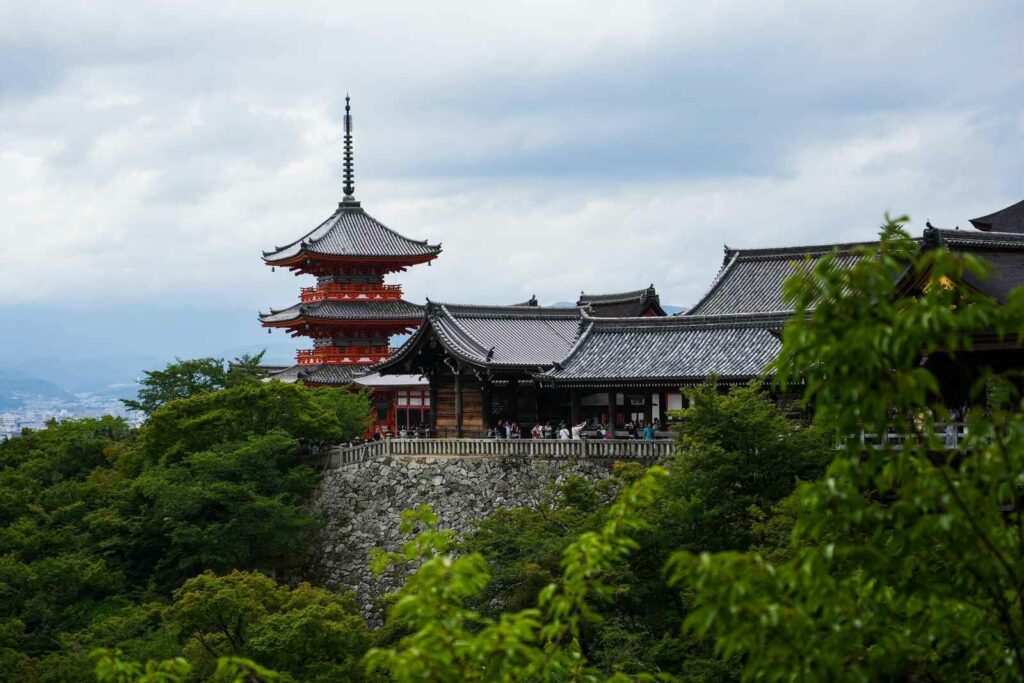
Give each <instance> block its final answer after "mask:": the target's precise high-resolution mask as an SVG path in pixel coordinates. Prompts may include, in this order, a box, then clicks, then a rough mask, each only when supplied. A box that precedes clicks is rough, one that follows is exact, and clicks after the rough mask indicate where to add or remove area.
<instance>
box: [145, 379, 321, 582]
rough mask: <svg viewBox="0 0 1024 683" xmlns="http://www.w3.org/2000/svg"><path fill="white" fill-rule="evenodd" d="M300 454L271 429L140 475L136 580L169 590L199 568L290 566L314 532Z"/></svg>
mask: <svg viewBox="0 0 1024 683" xmlns="http://www.w3.org/2000/svg"><path fill="white" fill-rule="evenodd" d="M229 391H234V390H229ZM300 452H301V450H300V445H299V442H298V440H296V439H295V438H293V437H292V436H290V435H289V434H287V433H286V432H283V431H280V430H275V431H272V432H269V433H267V434H263V435H260V436H251V437H249V438H248V439H246V440H244V441H239V442H227V443H221V444H217V445H215V446H213V447H212V448H209V449H208V450H203V451H199V452H197V453H190V454H188V455H185V456H184V457H182V459H181V460H179V461H177V462H173V463H168V464H165V465H160V466H155V467H150V468H148V469H147V470H145V471H144V472H143V473H142V474H141V475H140V476H139V477H138V479H136V481H135V490H136V492H137V493H138V502H139V514H140V525H139V533H138V534H137V535H136V536H137V541H138V543H139V545H140V549H141V550H143V551H144V552H142V553H140V554H139V555H138V556H137V561H138V562H139V563H140V568H139V570H138V571H139V572H140V575H145V576H149V579H150V581H151V582H155V584H156V585H157V586H173V585H176V584H178V583H179V582H180V581H181V580H182V579H183V578H185V577H188V576H191V575H193V574H195V573H196V572H198V571H201V570H202V569H210V570H213V571H218V572H223V571H227V570H229V569H232V568H239V569H261V570H265V571H269V572H280V571H282V570H285V569H288V568H289V567H294V566H296V563H297V562H299V561H301V559H302V553H301V552H300V550H301V548H303V547H304V546H305V545H306V544H308V542H309V541H310V534H311V533H312V532H314V531H315V529H316V523H315V520H314V519H313V518H312V517H310V515H309V512H308V510H307V509H306V500H307V498H308V496H309V494H310V493H311V492H312V490H313V488H314V487H315V486H316V482H317V479H318V476H317V474H316V472H315V471H314V470H313V469H312V468H310V467H308V466H305V465H298V464H296V461H295V459H296V455H297V454H298V453H300ZM158 549H159V552H158V554H157V553H154V554H152V555H150V554H149V553H150V552H151V551H157V550H158ZM147 556H148V557H150V558H154V559H155V560H156V561H155V562H147V561H146V557H147Z"/></svg>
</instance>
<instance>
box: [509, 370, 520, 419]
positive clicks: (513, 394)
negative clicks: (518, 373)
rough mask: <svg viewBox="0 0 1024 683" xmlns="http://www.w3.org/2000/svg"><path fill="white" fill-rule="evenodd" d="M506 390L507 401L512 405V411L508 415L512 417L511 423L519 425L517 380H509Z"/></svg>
mask: <svg viewBox="0 0 1024 683" xmlns="http://www.w3.org/2000/svg"><path fill="white" fill-rule="evenodd" d="M508 389H509V392H508V393H509V399H508V400H509V402H511V403H512V405H511V406H510V407H511V408H512V409H511V410H510V411H509V414H510V415H511V416H512V421H513V422H515V423H516V424H519V380H518V379H513V380H510V381H509V383H508Z"/></svg>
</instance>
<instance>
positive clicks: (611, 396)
mask: <svg viewBox="0 0 1024 683" xmlns="http://www.w3.org/2000/svg"><path fill="white" fill-rule="evenodd" d="M616 396H617V392H616V391H615V390H614V389H609V390H608V429H610V430H611V432H612V438H613V439H614V438H615V415H616V413H617V412H618V408H619V407H618V406H617V405H615V397H616Z"/></svg>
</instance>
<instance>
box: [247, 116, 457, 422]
mask: <svg viewBox="0 0 1024 683" xmlns="http://www.w3.org/2000/svg"><path fill="white" fill-rule="evenodd" d="M352 161H353V159H352V115H351V109H350V104H349V98H348V97H347V96H346V97H345V156H344V187H343V190H344V197H343V199H342V201H341V203H339V204H338V208H337V209H336V210H335V211H334V213H333V214H331V216H330V217H329V218H328V219H327V220H325V221H324V222H323V223H321V224H320V225H318V226H317V227H315V228H313V230H311V231H309V232H308V233H306V234H305V235H303V236H302V237H301V238H299V239H298V240H296V241H294V242H291V243H290V244H287V245H285V246H283V247H275V248H274V249H273V250H272V251H266V252H263V260H264V262H266V264H267V265H269V266H273V267H284V268H288V269H289V270H291V271H293V272H294V273H295V274H296V275H300V274H301V275H313V276H315V277H316V285H314V286H312V287H303V288H302V289H301V290H300V292H299V303H297V304H295V305H294V306H290V307H288V308H284V309H280V310H278V309H271V310H270V312H269V313H261V314H260V322H261V323H262V324H263V326H264V327H268V328H275V327H276V328H281V329H285V330H287V331H288V332H289V334H291V335H292V336H293V337H299V336H302V337H310V338H312V340H313V347H312V348H309V349H303V350H300V351H299V352H298V354H297V357H296V365H295V366H293V367H291V368H288V369H287V370H285V371H283V372H281V373H279V374H278V375H277V376H278V377H279V378H280V379H282V380H285V381H288V380H291V381H301V382H304V383H307V384H316V385H332V386H342V385H347V384H351V383H353V381H356V380H357V379H358V378H360V377H361V376H365V375H367V373H368V369H369V368H370V366H372V365H374V364H376V363H378V362H380V361H383V360H385V359H386V358H387V357H388V355H389V346H388V342H389V340H390V338H391V336H392V335H396V334H404V333H407V332H410V331H412V330H413V329H415V328H416V327H417V326H419V324H420V323H421V321H422V320H423V308H422V307H421V306H418V305H416V304H413V303H410V302H408V301H406V300H405V299H403V298H402V286H401V285H399V284H386V283H385V282H384V278H385V276H386V275H388V274H390V273H396V272H400V271H404V270H405V269H406V268H408V267H409V266H413V265H416V264H418V263H427V262H429V261H432V260H433V259H435V258H437V255H438V254H439V253H440V252H441V246H440V245H435V244H427V242H426V241H422V242H419V241H416V240H411V239H408V238H406V237H403V236H402V235H399V234H398V233H397V232H395V231H393V230H391V229H390V228H388V227H387V226H385V225H384V224H383V223H381V222H380V221H378V220H376V219H375V218H373V217H372V216H370V215H369V214H368V213H366V212H365V211H364V210H363V209H362V207H361V206H360V204H359V202H357V201H356V200H355V196H354V193H355V182H354V173H353V163H352ZM364 383H365V382H364ZM389 389H391V390H393V389H394V382H393V381H392V382H390V387H389ZM406 393H407V392H406ZM378 403H380V401H378ZM393 412H394V411H393V409H391V410H388V412H387V417H385V415H384V414H383V413H381V411H380V408H379V407H378V422H379V423H392V422H393V421H394V418H393ZM391 426H392V428H394V427H395V425H394V424H391Z"/></svg>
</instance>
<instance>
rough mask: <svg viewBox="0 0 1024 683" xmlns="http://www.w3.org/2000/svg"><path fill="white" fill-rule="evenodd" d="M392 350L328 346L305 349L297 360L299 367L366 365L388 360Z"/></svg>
mask: <svg viewBox="0 0 1024 683" xmlns="http://www.w3.org/2000/svg"><path fill="white" fill-rule="evenodd" d="M389 355H391V354H390V349H388V347H386V346H345V347H340V348H339V347H337V346H328V347H324V348H319V349H303V350H301V351H299V352H298V353H297V354H296V355H295V358H296V360H297V361H298V363H299V365H334V364H337V365H344V364H348V363H352V364H362V365H366V364H369V363H379V362H381V361H382V360H387V358H388V356H389Z"/></svg>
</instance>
